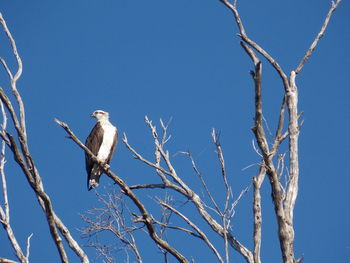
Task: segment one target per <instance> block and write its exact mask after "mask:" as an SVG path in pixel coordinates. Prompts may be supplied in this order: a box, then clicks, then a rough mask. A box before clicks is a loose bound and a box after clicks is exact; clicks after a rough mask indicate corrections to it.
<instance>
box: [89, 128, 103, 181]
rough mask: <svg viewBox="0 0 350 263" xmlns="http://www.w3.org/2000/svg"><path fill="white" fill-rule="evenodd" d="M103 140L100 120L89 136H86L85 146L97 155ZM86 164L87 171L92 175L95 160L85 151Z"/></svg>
mask: <svg viewBox="0 0 350 263" xmlns="http://www.w3.org/2000/svg"><path fill="white" fill-rule="evenodd" d="M102 141H103V129H102V126H101V124H100V123H99V122H98V123H96V125H95V126H94V128H93V129H92V130H91V132H90V134H89V136H88V137H87V138H86V142H85V146H86V147H87V148H88V149H89V150H90V151H91V152H92V153H93V154H94V155H95V156H97V154H98V151H99V149H100V146H101V144H102ZM85 164H86V171H87V173H88V175H90V173H91V170H92V168H93V166H94V161H93V160H92V159H91V158H90V156H89V155H88V154H87V153H85Z"/></svg>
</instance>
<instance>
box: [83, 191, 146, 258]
mask: <svg viewBox="0 0 350 263" xmlns="http://www.w3.org/2000/svg"><path fill="white" fill-rule="evenodd" d="M96 195H97V197H98V200H99V201H100V202H101V203H102V204H103V207H101V208H93V209H91V210H89V211H87V212H86V213H85V214H86V215H81V217H82V219H83V220H84V221H85V222H86V223H87V224H88V225H87V226H86V227H85V228H84V229H83V230H81V233H82V234H83V237H84V238H89V244H88V245H87V246H89V247H95V248H96V249H97V250H98V252H99V253H100V254H101V255H102V256H103V257H104V258H105V259H106V260H107V261H108V262H114V261H113V260H112V255H110V254H111V247H108V246H106V245H104V244H101V243H100V242H99V241H98V239H97V238H96V241H91V240H90V239H91V238H92V237H97V234H98V233H100V232H103V231H108V232H110V233H112V235H114V236H115V237H117V239H118V240H120V241H121V242H122V243H123V244H124V245H125V246H126V247H125V249H124V250H125V252H126V253H128V252H127V251H126V250H127V249H129V250H131V251H132V252H133V254H134V255H135V258H136V260H137V261H138V262H139V263H141V262H142V258H141V255H140V253H139V251H138V248H137V245H136V241H135V238H134V236H133V232H134V231H136V230H138V229H140V228H136V227H133V226H131V227H130V226H128V224H127V222H126V219H125V217H124V212H125V211H128V212H129V213H130V211H129V210H128V209H127V206H126V204H125V202H124V199H123V198H122V195H121V194H117V193H115V192H114V191H112V192H111V193H107V194H106V195H105V196H103V195H101V194H99V193H98V192H97V191H96ZM88 215H94V216H95V217H94V218H90V217H89V216H88Z"/></svg>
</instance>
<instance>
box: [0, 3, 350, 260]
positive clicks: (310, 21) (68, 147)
mask: <svg viewBox="0 0 350 263" xmlns="http://www.w3.org/2000/svg"><path fill="white" fill-rule="evenodd" d="M238 2H239V10H240V13H241V18H242V20H243V22H244V24H245V27H246V31H247V33H248V35H249V36H250V37H251V38H252V39H253V40H254V41H256V42H258V43H259V44H260V45H261V46H262V47H263V48H265V49H266V50H267V51H268V52H270V53H271V55H272V56H273V57H274V58H276V59H277V61H278V62H279V63H280V65H281V66H282V67H283V68H284V70H285V71H286V72H290V70H292V69H294V68H296V66H297V65H298V63H299V61H300V59H301V58H302V56H303V55H304V53H305V51H306V50H307V48H308V47H309V45H310V43H311V41H312V40H313V38H314V37H315V34H316V33H317V32H318V31H319V29H320V26H321V25H322V23H323V20H324V17H325V14H326V13H327V11H328V9H329V7H330V1H316V0H308V1H301V0H296V1H276V0H275V1H257V0H245V1H238ZM0 11H1V12H2V14H3V16H4V18H5V19H6V21H7V23H8V26H9V28H10V30H11V31H12V34H13V36H14V37H15V39H16V42H17V47H18V49H19V52H20V55H21V57H22V60H23V63H24V73H23V76H22V78H21V80H20V81H19V83H18V86H19V89H20V91H21V93H22V95H23V98H24V102H25V105H26V110H27V120H28V123H27V125H28V135H29V144H30V149H31V152H32V154H33V156H34V158H35V160H36V164H37V166H38V169H39V172H40V174H41V176H42V178H43V181H44V185H45V189H46V190H47V192H48V193H49V194H50V196H51V199H52V201H53V204H54V208H55V209H56V212H57V214H58V215H59V216H60V217H61V218H62V220H63V221H64V222H65V224H66V225H67V226H68V227H70V229H71V230H72V234H73V235H74V237H76V239H77V240H78V241H80V242H81V243H84V242H85V241H84V240H81V239H80V238H79V236H80V234H79V232H78V231H77V230H76V229H77V228H82V226H83V222H82V220H81V219H80V217H79V214H80V213H83V212H84V211H86V210H88V209H90V208H92V207H93V206H94V205H96V196H95V194H94V191H91V192H88V191H87V190H86V174H85V167H84V158H83V153H82V151H81V150H80V149H78V147H77V146H76V145H75V144H73V142H72V141H69V140H67V139H65V136H66V134H65V133H64V132H63V130H62V129H61V128H60V127H59V126H57V125H56V124H55V123H54V121H53V119H54V118H58V119H60V120H62V121H65V122H67V123H68V124H69V125H70V127H71V128H72V129H73V130H74V132H75V133H76V134H77V135H78V136H79V138H81V139H82V140H85V138H86V136H87V135H88V133H89V131H90V129H91V128H92V126H93V125H94V122H93V121H92V120H91V119H90V118H89V115H90V114H91V112H92V111H94V110H96V109H103V110H106V111H109V112H110V115H111V121H112V122H113V123H114V124H115V125H116V126H117V127H118V128H119V131H120V132H121V133H122V132H126V133H127V135H128V138H129V142H130V143H131V144H132V145H134V146H135V147H136V148H137V149H138V150H139V151H140V152H141V153H143V154H144V155H145V156H146V157H149V158H152V156H153V149H154V148H153V145H152V138H151V136H150V134H149V130H148V129H147V127H146V126H145V124H144V122H143V118H144V116H145V115H148V117H149V118H150V119H152V120H154V122H155V123H156V122H157V121H158V120H159V118H163V119H164V120H167V119H169V118H170V117H172V118H173V120H172V123H171V126H170V130H169V132H170V133H171V134H172V140H171V142H170V143H169V150H170V153H171V154H172V155H174V156H173V157H172V158H173V162H174V165H175V167H176V168H177V169H178V172H179V174H180V175H181V176H182V178H183V179H184V180H185V181H186V182H188V183H189V184H190V185H191V186H193V187H198V186H199V182H198V181H197V180H195V179H194V176H195V175H194V174H193V173H192V171H191V167H190V164H189V162H187V161H186V159H185V157H184V156H182V155H175V153H176V152H178V151H187V150H190V151H191V152H192V154H193V156H194V158H195V159H196V160H197V165H198V167H199V169H200V170H201V171H202V173H203V175H204V176H206V178H207V180H208V183H209V184H210V186H211V188H212V189H213V191H214V192H215V193H216V194H217V195H220V194H222V189H223V188H222V184H221V183H220V181H219V175H220V174H219V172H220V171H219V166H218V162H217V159H216V155H215V152H214V147H213V145H212V143H211V138H210V132H211V128H213V127H215V128H217V129H219V130H220V131H221V142H222V146H223V150H224V154H225V158H226V163H227V169H228V172H229V176H230V181H231V184H232V187H233V190H234V195H235V196H237V195H238V194H239V192H240V190H241V189H242V188H244V187H246V186H247V185H249V184H250V182H251V178H252V176H254V175H255V174H256V167H253V168H250V169H247V170H244V171H242V169H243V168H244V167H246V166H248V165H250V164H253V163H256V162H258V161H259V158H258V156H257V155H256V153H255V152H254V150H253V149H252V139H253V134H252V132H251V131H250V128H251V126H252V124H253V116H254V115H253V86H252V80H251V77H250V75H249V70H250V69H251V68H252V65H251V62H250V60H249V58H248V57H247V56H246V54H245V53H244V51H243V50H242V49H241V47H240V45H239V38H238V37H237V36H235V34H236V33H237V28H236V25H235V23H234V21H233V19H232V15H231V13H230V12H229V11H228V10H227V9H226V8H225V7H224V6H223V5H222V4H220V3H219V1H218V0H216V1H215V0H211V1H208V0H205V1H203V0H193V1H184V0H181V1H159V0H153V1H107V0H106V1H80V0H79V1H78V0H77V1H67V0H64V1H18V0H12V1H2V4H1V6H0ZM349 14H350V3H349V1H343V2H342V3H341V5H340V7H339V9H338V10H337V11H336V13H335V14H334V16H333V18H332V20H331V22H330V24H329V27H328V29H327V31H326V34H325V37H324V38H323V39H322V40H321V42H320V43H319V46H318V47H317V49H316V51H315V52H314V54H313V56H312V57H311V60H310V61H309V62H308V63H307V64H306V66H305V67H304V69H303V70H302V72H301V74H300V76H298V79H297V85H298V87H299V94H300V106H299V109H300V110H302V111H304V125H303V127H302V130H301V136H300V193H299V196H298V200H297V205H296V210H295V229H296V239H295V247H296V255H297V256H300V255H302V254H303V255H304V256H305V262H339V263H340V262H349V260H350V248H349V247H350V227H349V222H350V211H349V201H350V195H349V190H348V188H349V185H350V176H349V169H348V167H347V165H348V164H349V161H350V158H349V157H350V150H349V149H350V144H349V140H348V132H349V129H350V123H349V119H350V110H349V102H348V101H349V97H350V88H349V65H348V63H349V61H350V55H349V42H350V29H349V28H350V27H349V25H350V16H349ZM0 56H3V57H4V58H5V59H8V61H9V64H10V65H12V63H13V58H12V57H11V56H10V49H9V45H8V42H7V40H6V39H5V37H4V34H3V33H2V34H1V36H0ZM11 62H12V63H11ZM263 63H264V64H263V65H264V75H263V85H264V86H263V90H264V97H265V99H266V100H265V101H264V106H265V118H266V119H267V120H268V122H269V125H270V127H271V129H273V128H274V127H275V124H276V123H275V121H276V110H278V109H279V103H280V101H281V94H282V87H281V82H280V81H279V79H278V78H276V74H275V73H274V72H273V71H272V70H271V68H270V67H269V66H268V64H267V63H266V62H265V61H263ZM1 76H2V77H1V79H0V85H1V86H3V87H5V88H8V86H6V85H7V83H6V81H5V80H4V72H3V71H1ZM11 158H12V155H11V154H10V153H9V154H8V155H7V159H8V163H7V165H6V173H7V176H8V188H9V198H10V202H11V203H10V205H11V221H12V226H13V228H14V231H15V233H16V235H17V237H18V239H19V241H20V243H21V245H22V247H24V246H25V241H26V238H27V236H28V235H30V234H31V233H33V234H34V235H33V238H32V242H31V257H30V259H31V262H36V263H44V262H45V263H46V262H59V258H58V256H57V253H56V248H55V247H54V245H53V242H52V240H51V237H50V236H49V233H48V227H47V224H46V222H45V218H44V216H43V214H42V213H41V211H40V210H39V208H38V207H39V206H38V204H37V202H36V200H35V198H34V194H33V193H32V191H31V190H30V189H28V185H27V182H26V181H25V178H24V176H23V175H22V174H21V172H20V171H19V170H18V168H16V167H15V165H14V163H13V161H12V160H11ZM111 165H112V169H113V170H114V171H115V172H117V173H118V175H120V176H121V177H122V178H123V179H124V180H125V181H126V182H128V183H130V184H134V183H147V182H148V183H156V182H158V181H157V178H156V176H155V174H154V172H153V171H152V170H150V169H147V168H146V167H144V166H142V165H140V164H139V163H137V161H135V160H133V159H132V155H131V154H130V152H128V151H127V150H126V148H125V146H124V145H123V144H122V143H121V144H120V145H119V148H118V149H117V154H116V156H115V158H114V160H113V161H112V163H111ZM109 184H110V180H109V179H107V178H106V177H103V178H102V182H101V187H100V188H99V189H98V191H101V192H104V191H105V190H106V189H108V187H110V186H109ZM106 187H107V188H106ZM263 191H264V193H263V202H264V203H263V221H264V226H263V227H264V228H263V247H262V260H263V262H280V261H281V256H280V252H279V245H278V243H276V242H277V233H276V229H275V227H276V224H275V217H274V215H272V214H271V213H272V212H273V210H272V202H271V197H270V187H269V185H268V184H267V181H265V184H264V187H263ZM148 194H149V195H150V194H152V192H150V193H148ZM163 195H164V193H163ZM144 196H145V198H146V199H147V198H149V197H147V195H144ZM159 196H162V193H159ZM251 196H252V192H251V191H250V192H249V193H248V194H247V195H246V196H245V197H244V199H243V200H242V201H241V203H240V204H239V205H238V206H237V209H236V215H235V218H234V222H233V233H234V234H235V235H236V236H237V237H238V239H239V240H240V241H242V242H243V243H244V244H245V245H246V246H247V247H248V248H250V249H252V238H251V236H252V212H251V210H252V208H251V200H252V197H251ZM220 198H221V199H222V196H221V197H220ZM188 207H190V206H189V205H188ZM181 239H182V240H181ZM146 240H147V239H143V241H146ZM180 240H181V243H184V244H186V248H185V249H182V248H181V247H179V250H180V251H181V252H183V253H184V254H185V256H187V257H189V258H190V257H191V255H193V256H194V258H195V259H197V260H196V262H214V258H213V256H212V254H211V252H209V251H207V252H205V253H196V252H193V251H194V249H195V248H197V249H198V248H199V249H203V246H202V245H198V244H199V241H198V240H193V239H192V238H191V237H186V236H182V235H181V236H180V235H179V236H176V235H175V236H174V243H175V245H180V244H181V243H180V242H179V241H180ZM0 244H1V245H0V256H1V257H8V258H12V259H14V256H13V252H12V250H11V249H10V247H9V246H8V242H7V239H6V238H5V232H4V231H3V230H0ZM140 246H141V254H142V256H143V257H144V262H161V261H160V254H159V253H157V252H155V251H156V249H155V246H154V245H153V244H152V245H145V246H143V245H140ZM142 248H144V249H142ZM145 248H147V250H146V249H145ZM87 253H88V254H89V256H90V258H91V261H92V262H94V258H95V253H94V251H92V250H91V249H90V250H89V249H87ZM157 257H159V258H157ZM231 259H232V262H244V261H243V259H242V257H241V256H240V255H238V254H237V253H236V252H232V253H231ZM71 262H77V258H76V257H75V256H73V255H72V259H71ZM97 262H98V261H97ZM120 262H122V261H120ZM172 262H174V261H172Z"/></svg>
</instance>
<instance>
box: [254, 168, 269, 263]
mask: <svg viewBox="0 0 350 263" xmlns="http://www.w3.org/2000/svg"><path fill="white" fill-rule="evenodd" d="M265 174H266V169H265V166H264V164H261V165H260V169H259V174H258V176H257V177H253V186H254V198H253V214H254V234H253V240H254V252H253V255H254V263H260V262H261V260H260V248H261V228H262V213H261V195H260V188H261V184H262V182H263V181H264V178H265Z"/></svg>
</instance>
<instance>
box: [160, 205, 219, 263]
mask: <svg viewBox="0 0 350 263" xmlns="http://www.w3.org/2000/svg"><path fill="white" fill-rule="evenodd" d="M160 204H161V205H162V206H164V207H166V208H167V209H169V210H171V211H172V212H173V213H175V214H177V215H178V216H179V217H181V218H182V219H183V220H184V221H185V222H186V223H187V224H188V225H189V226H190V227H192V228H193V229H194V230H195V231H196V232H197V233H198V235H199V237H200V238H201V239H202V240H203V241H204V242H205V243H206V244H207V245H208V246H209V248H210V249H211V250H212V251H213V252H214V254H215V255H216V257H217V258H218V260H219V262H222V263H223V262H224V261H223V260H222V258H221V256H220V254H219V252H218V251H217V250H216V248H215V247H214V246H213V244H212V243H211V242H210V241H209V239H208V238H207V236H206V235H205V234H204V232H203V231H202V230H201V229H200V228H199V227H198V226H196V225H195V224H194V223H193V222H192V221H191V220H189V219H188V218H187V217H186V216H185V215H183V214H182V213H181V212H180V211H178V210H177V209H175V208H174V207H172V206H170V205H169V204H167V203H165V202H162V201H160Z"/></svg>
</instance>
